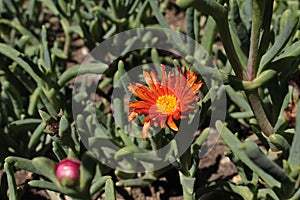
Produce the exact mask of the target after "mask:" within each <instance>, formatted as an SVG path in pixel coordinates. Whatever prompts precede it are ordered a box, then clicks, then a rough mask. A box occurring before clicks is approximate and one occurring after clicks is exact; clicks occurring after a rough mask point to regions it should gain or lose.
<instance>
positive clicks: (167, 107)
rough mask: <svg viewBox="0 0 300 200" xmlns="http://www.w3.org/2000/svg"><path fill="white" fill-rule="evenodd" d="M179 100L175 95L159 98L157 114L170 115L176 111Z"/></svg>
mask: <svg viewBox="0 0 300 200" xmlns="http://www.w3.org/2000/svg"><path fill="white" fill-rule="evenodd" d="M176 104H177V99H176V97H175V96H174V95H169V94H166V95H163V96H160V97H158V98H157V100H156V105H157V112H161V113H164V114H170V113H171V112H173V111H174V110H175V109H176Z"/></svg>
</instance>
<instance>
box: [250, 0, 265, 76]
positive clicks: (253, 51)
mask: <svg viewBox="0 0 300 200" xmlns="http://www.w3.org/2000/svg"><path fill="white" fill-rule="evenodd" d="M264 6H265V1H264V0H254V1H253V17H252V28H251V39H250V41H251V43H250V52H249V59H248V66H247V74H248V80H253V79H254V78H255V76H256V72H257V68H258V65H259V62H260V59H261V55H260V54H259V40H260V29H261V27H262V17H263V14H264Z"/></svg>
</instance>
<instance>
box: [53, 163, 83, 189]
mask: <svg viewBox="0 0 300 200" xmlns="http://www.w3.org/2000/svg"><path fill="white" fill-rule="evenodd" d="M55 174H56V177H57V179H58V181H59V182H60V183H61V184H62V185H63V186H67V187H72V186H75V185H76V184H77V183H78V181H79V178H80V162H79V161H77V160H74V159H68V158H67V159H65V160H62V161H61V162H60V163H58V164H57V165H56V168H55Z"/></svg>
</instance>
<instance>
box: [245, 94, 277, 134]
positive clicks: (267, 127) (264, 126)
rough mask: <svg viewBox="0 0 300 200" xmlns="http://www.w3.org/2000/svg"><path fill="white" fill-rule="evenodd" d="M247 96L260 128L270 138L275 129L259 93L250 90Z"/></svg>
mask: <svg viewBox="0 0 300 200" xmlns="http://www.w3.org/2000/svg"><path fill="white" fill-rule="evenodd" d="M246 94H247V97H248V100H249V102H250V105H251V108H252V111H253V113H254V116H255V118H256V120H257V123H258V125H259V127H260V128H261V130H262V132H263V133H264V134H265V135H266V136H267V137H269V136H270V135H271V134H272V133H273V131H274V128H273V127H272V125H271V124H270V122H269V120H268V118H267V115H266V113H265V111H264V109H263V107H262V103H261V101H260V99H259V97H258V94H257V91H256V90H250V91H247V92H246Z"/></svg>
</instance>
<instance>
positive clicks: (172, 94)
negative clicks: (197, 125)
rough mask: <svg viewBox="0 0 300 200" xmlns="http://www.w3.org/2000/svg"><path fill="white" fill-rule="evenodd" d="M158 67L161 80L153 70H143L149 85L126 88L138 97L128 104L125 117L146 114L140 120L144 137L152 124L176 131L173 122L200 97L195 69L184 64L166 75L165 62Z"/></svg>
mask: <svg viewBox="0 0 300 200" xmlns="http://www.w3.org/2000/svg"><path fill="white" fill-rule="evenodd" d="M160 68H161V71H162V80H161V81H159V79H158V76H157V74H156V72H155V71H154V70H151V72H150V73H148V72H146V71H144V72H143V75H144V78H145V81H146V83H147V85H148V87H147V86H145V85H143V84H141V83H131V84H130V85H129V86H128V89H129V91H130V92H132V93H133V94H134V95H136V97H137V99H136V100H132V101H131V102H130V104H129V105H128V107H129V117H128V120H129V121H132V120H133V119H135V118H136V116H137V115H146V117H145V119H144V120H143V130H142V138H143V140H145V139H146V137H147V133H148V132H149V129H150V126H151V125H154V126H155V127H157V126H158V125H160V127H161V128H165V126H166V125H165V124H167V125H168V126H169V127H170V128H171V129H172V130H174V131H178V127H177V125H176V123H175V121H176V120H180V119H183V118H186V117H187V114H188V113H190V112H191V111H193V110H194V109H195V105H194V104H195V103H196V102H197V101H199V100H200V99H199V98H198V94H199V89H200V88H201V86H202V84H203V80H200V81H198V80H197V79H198V76H197V74H196V73H195V72H191V71H190V69H188V68H186V67H182V68H180V67H178V68H177V70H176V69H175V68H174V69H173V70H171V71H170V72H169V73H168V74H167V72H166V69H165V66H164V65H160ZM174 120H175V121H174Z"/></svg>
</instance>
